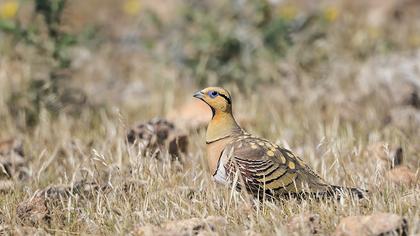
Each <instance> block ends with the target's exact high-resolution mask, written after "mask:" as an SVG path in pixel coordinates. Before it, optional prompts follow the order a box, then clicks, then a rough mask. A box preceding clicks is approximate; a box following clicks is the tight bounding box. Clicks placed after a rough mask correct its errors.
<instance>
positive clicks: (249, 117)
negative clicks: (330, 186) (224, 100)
mask: <svg viewBox="0 0 420 236" xmlns="http://www.w3.org/2000/svg"><path fill="white" fill-rule="evenodd" d="M209 85H212V86H213V85H217V86H223V87H225V88H227V89H229V90H230V91H231V93H232V96H233V104H234V105H233V106H234V107H233V109H234V113H235V116H236V118H237V119H238V121H239V123H240V124H241V125H242V126H243V127H244V128H245V129H246V130H248V131H249V132H250V133H253V134H255V135H259V136H262V137H264V138H267V139H269V140H271V141H273V142H274V143H276V144H278V145H281V146H283V147H286V148H290V149H291V150H293V152H294V153H296V155H298V156H301V157H302V159H304V160H305V161H306V162H307V163H308V165H309V166H311V167H313V168H314V170H315V171H316V172H317V173H319V174H320V176H322V177H323V178H325V180H326V181H327V182H330V183H334V184H338V185H344V186H357V187H361V188H364V189H369V192H370V193H371V198H370V200H369V201H368V202H367V203H366V204H365V203H363V204H359V203H358V202H353V201H352V203H351V204H350V203H349V202H347V203H346V204H344V202H341V201H340V202H337V203H334V204H333V203H331V204H330V203H319V202H313V204H312V203H311V202H310V201H309V202H305V201H303V202H301V201H299V202H298V201H296V202H292V203H290V202H288V204H281V205H279V207H274V205H273V206H271V205H267V206H265V207H264V206H263V208H262V210H261V211H259V210H256V212H254V213H255V214H254V213H250V212H251V211H250V208H249V205H248V203H246V200H245V199H247V198H243V199H242V200H243V201H242V200H239V198H238V199H236V200H233V201H232V196H233V195H232V192H231V191H230V189H228V188H223V187H221V186H217V185H215V184H214V182H213V181H212V179H211V174H212V173H209V172H208V171H207V163H206V162H205V159H204V156H205V154H204V153H205V141H204V132H205V126H206V125H207V122H208V120H209V119H210V110H209V108H208V107H207V106H206V105H204V104H203V103H202V102H200V101H194V99H193V98H192V94H193V93H194V92H196V91H197V90H199V89H202V88H203V87H206V86H209ZM156 117H160V119H156ZM162 118H166V119H167V120H168V121H169V122H170V123H169V122H167V121H165V120H163V119H162ZM150 120H151V121H150ZM147 121H150V122H147ZM146 122H147V123H146ZM136 139H137V141H135V140H136ZM181 140H182V142H181ZM419 140H420V0H369V1H366V0H317V1H315V0H294V1H286V0H270V1H264V0H261V1H249V0H248V1H247V0H160V1H158V0H0V202H1V203H2V204H0V231H2V228H1V227H3V226H2V225H1V224H3V225H5V224H7V225H9V226H10V227H11V228H13V227H14V226H15V225H18V224H19V223H20V222H21V221H23V222H24V221H25V219H26V218H29V219H30V225H39V224H38V223H37V220H39V219H40V221H41V222H43V223H42V224H41V225H43V224H46V225H47V226H48V227H47V228H48V229H57V230H59V231H53V232H54V233H65V232H67V231H62V230H63V229H64V230H68V232H69V233H70V232H72V233H76V234H78V233H82V234H86V233H88V234H94V235H96V234H98V235H107V234H112V235H115V233H117V234H124V233H128V232H129V231H130V230H131V229H132V228H133V227H132V226H133V225H137V224H140V225H145V224H149V223H154V224H160V223H162V222H166V221H167V220H179V219H188V218H191V217H200V218H201V217H204V216H208V215H215V216H223V217H226V219H227V220H228V222H229V224H228V226H227V230H228V231H227V232H232V234H234V233H233V232H236V234H237V235H258V234H245V232H246V231H245V230H247V231H248V230H253V231H255V232H261V233H262V235H273V234H274V233H277V234H279V232H283V231H281V230H280V229H281V228H283V226H284V225H286V223H287V221H288V219H289V218H290V217H291V216H293V215H295V214H298V213H302V212H305V211H308V210H309V211H312V212H315V213H317V214H319V215H320V219H322V220H321V225H322V227H321V228H322V230H321V231H318V232H321V235H322V234H329V233H330V232H332V231H333V230H334V228H335V225H337V224H338V223H339V222H338V220H339V219H340V218H342V217H345V216H348V215H366V214H370V213H372V212H391V213H396V214H398V215H401V216H404V217H406V218H407V222H408V225H409V226H410V230H411V233H412V234H413V235H414V234H416V233H417V234H418V233H419V232H420V229H419V226H420V224H419V223H418V222H419V217H418V216H419V214H418V205H419V204H418V199H419V198H418V196H420V194H419V184H418V183H419V181H418V180H419V173H420V171H419V170H420V168H419V167H420V146H419V145H418V144H419ZM132 142H134V145H133V144H131V143H132ZM181 144H182V145H181ZM165 145H166V146H165ZM177 146H179V151H180V152H178V149H177ZM181 146H182V147H181ZM162 147H163V148H162ZM171 147H175V148H174V149H175V152H173V153H175V154H176V155H174V157H176V158H172V157H170V156H169V155H166V154H170V155H172V154H173V153H171V151H173V150H171ZM160 148H162V150H160ZM165 148H166V149H168V150H166V149H165ZM158 149H159V150H158ZM160 151H162V152H160ZM397 160H398V161H397ZM403 160H404V161H403ZM381 163H382V164H381ZM394 184H395V185H394ZM54 185H58V187H57V186H55V187H54ZM60 186H61V187H60ZM63 186H64V187H63ZM110 186H111V188H112V190H113V191H110V192H106V191H105V192H102V190H107V189H108V190H109V189H110V188H109V187H110ZM42 189H43V190H42ZM89 189H90V190H89ZM86 192H87V193H86ZM37 193H41V195H42V194H43V193H45V194H44V195H45V196H47V195H50V197H51V198H52V199H57V198H60V199H61V197H62V196H64V199H67V198H68V196H69V194H70V195H71V196H73V194H76V195H79V196H82V197H81V198H78V197H75V198H73V197H71V198H69V199H70V200H69V201H67V202H66V201H58V203H57V202H54V201H53V202H52V203H51V205H50V206H48V207H47V206H46V205H45V204H46V203H45V201H46V200H45V199H43V198H42V197H39V194H38V198H36V197H35V198H33V197H32V196H35V194H37ZM23 199H28V201H29V204H27V201H23V202H22V200H23ZM34 199H35V203H33V202H31V201H33V200H34ZM78 199H79V200H78ZM83 199H85V200H83ZM91 199H95V200H91ZM410 199H411V200H410ZM416 199H417V200H416ZM61 200H62V199H61ZM37 201H38V202H37ZM48 201H49V200H48ZM3 203H4V204H3ZM289 203H290V204H289ZM15 206H16V207H15ZM264 208H265V210H264ZM40 212H41V213H40ZM31 214H32V215H34V214H35V217H32V215H31ZM33 219H35V223H34V222H33V221H34V220H33ZM311 221H312V220H311ZM45 222H46V223H45ZM385 222H387V224H384V225H388V222H389V221H388V220H386V221H385ZM17 223H18V224H17ZM176 225H177V227H176V228H178V224H176ZM4 227H6V226H4ZM4 227H3V229H5V228H4ZM200 227H202V226H199V228H200ZM193 228H194V229H195V228H197V227H193ZM306 228H307V227H306ZM279 230H280V231H279ZM365 231H366V230H365ZM191 232H192V231H191ZM194 232H195V231H194ZM291 232H294V233H296V232H298V231H296V230H291ZM304 232H305V231H304ZM306 232H307V231H306ZM166 233H167V232H166ZM12 234H13V233H12ZM21 234H22V235H32V234H34V233H28V232H27V233H21ZM13 235H15V234H13ZM16 235H19V234H16ZM142 235H144V234H142ZM281 235H283V234H281ZM301 235H309V234H308V233H301ZM356 235H357V234H356ZM407 235H410V234H407Z"/></svg>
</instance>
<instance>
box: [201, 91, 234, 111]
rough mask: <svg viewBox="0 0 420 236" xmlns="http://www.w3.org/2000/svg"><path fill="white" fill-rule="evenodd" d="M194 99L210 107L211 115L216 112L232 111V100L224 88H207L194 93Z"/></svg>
mask: <svg viewBox="0 0 420 236" xmlns="http://www.w3.org/2000/svg"><path fill="white" fill-rule="evenodd" d="M194 97H195V98H198V99H200V100H202V101H204V102H205V103H207V105H209V106H210V108H211V110H212V112H213V115H214V113H216V112H218V111H221V112H231V111H232V99H231V97H230V94H229V92H228V91H227V90H226V89H224V88H220V87H208V88H205V89H203V90H201V91H198V92H196V93H195V94H194Z"/></svg>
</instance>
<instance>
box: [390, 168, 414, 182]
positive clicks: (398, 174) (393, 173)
mask: <svg viewBox="0 0 420 236" xmlns="http://www.w3.org/2000/svg"><path fill="white" fill-rule="evenodd" d="M385 176H386V178H387V179H388V180H389V181H391V182H392V183H395V184H398V185H407V186H415V185H417V184H418V181H417V175H416V173H414V172H413V171H412V170H410V169H409V168H408V167H407V166H397V167H395V168H393V169H391V170H389V171H388V172H386V175H385Z"/></svg>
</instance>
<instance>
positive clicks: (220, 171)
mask: <svg viewBox="0 0 420 236" xmlns="http://www.w3.org/2000/svg"><path fill="white" fill-rule="evenodd" d="M213 178H214V180H215V181H216V182H217V183H220V184H227V183H228V181H227V175H226V169H225V167H224V165H223V162H222V161H219V164H218V165H217V170H216V173H215V174H214V175H213Z"/></svg>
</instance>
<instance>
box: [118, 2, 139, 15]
mask: <svg viewBox="0 0 420 236" xmlns="http://www.w3.org/2000/svg"><path fill="white" fill-rule="evenodd" d="M122 8H123V11H124V13H125V14H127V15H137V14H138V13H139V12H140V10H141V5H140V0H125V2H124V4H123V6H122Z"/></svg>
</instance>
